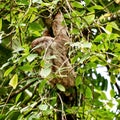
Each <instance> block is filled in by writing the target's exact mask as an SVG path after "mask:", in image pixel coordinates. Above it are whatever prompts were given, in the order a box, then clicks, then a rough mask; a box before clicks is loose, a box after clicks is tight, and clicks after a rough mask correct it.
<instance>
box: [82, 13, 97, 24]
mask: <svg viewBox="0 0 120 120" xmlns="http://www.w3.org/2000/svg"><path fill="white" fill-rule="evenodd" d="M84 19H85V20H83V22H84V23H85V24H89V25H90V24H91V23H93V21H94V19H95V14H94V13H89V14H88V15H87V16H85V17H84Z"/></svg>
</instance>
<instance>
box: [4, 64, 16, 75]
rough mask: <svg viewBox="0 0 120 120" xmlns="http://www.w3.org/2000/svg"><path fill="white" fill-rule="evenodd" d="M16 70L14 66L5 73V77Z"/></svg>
mask: <svg viewBox="0 0 120 120" xmlns="http://www.w3.org/2000/svg"><path fill="white" fill-rule="evenodd" d="M14 68H15V66H12V67H10V68H9V69H7V70H6V71H5V73H4V77H6V76H8V75H9V74H10V73H11V72H12V71H13V69H14Z"/></svg>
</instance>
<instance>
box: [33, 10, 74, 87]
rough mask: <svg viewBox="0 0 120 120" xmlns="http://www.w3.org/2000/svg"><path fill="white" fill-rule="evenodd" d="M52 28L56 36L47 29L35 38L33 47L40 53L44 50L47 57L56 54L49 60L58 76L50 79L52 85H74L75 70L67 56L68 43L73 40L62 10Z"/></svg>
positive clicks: (53, 72) (53, 71)
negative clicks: (69, 34) (68, 33)
mask: <svg viewBox="0 0 120 120" xmlns="http://www.w3.org/2000/svg"><path fill="white" fill-rule="evenodd" d="M51 28H52V33H53V35H54V37H51V36H52V35H50V32H51V31H49V30H48V29H47V30H45V31H44V33H43V36H42V37H40V38H37V39H35V40H33V42H32V48H33V49H34V51H36V52H38V53H41V52H42V51H43V50H44V51H45V53H44V54H45V55H44V56H45V57H46V58H48V57H49V56H52V55H54V56H55V58H53V59H50V60H49V61H48V62H49V63H51V64H52V66H51V70H52V74H54V75H55V76H56V77H54V78H52V79H50V80H49V82H50V83H51V84H52V85H56V84H62V85H63V86H65V87H73V86H74V85H75V83H74V80H75V72H74V69H73V68H72V66H71V64H70V61H69V59H68V57H67V51H68V47H67V45H66V43H67V42H70V41H71V40H70V38H69V36H68V35H67V27H66V25H65V24H64V18H63V15H62V13H61V12H58V13H57V14H56V16H55V18H54V20H53V22H52V24H51Z"/></svg>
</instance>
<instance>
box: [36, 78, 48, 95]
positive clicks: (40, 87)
mask: <svg viewBox="0 0 120 120" xmlns="http://www.w3.org/2000/svg"><path fill="white" fill-rule="evenodd" d="M46 82H47V80H46V79H45V80H42V81H41V82H40V84H39V88H38V91H39V93H40V94H42V93H43V90H44V88H45V84H46Z"/></svg>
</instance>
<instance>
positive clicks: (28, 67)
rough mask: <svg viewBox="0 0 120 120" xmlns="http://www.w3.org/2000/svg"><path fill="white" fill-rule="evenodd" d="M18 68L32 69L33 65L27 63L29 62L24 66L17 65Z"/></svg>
mask: <svg viewBox="0 0 120 120" xmlns="http://www.w3.org/2000/svg"><path fill="white" fill-rule="evenodd" d="M19 69H20V70H23V71H32V69H33V66H32V65H29V64H26V65H24V66H21V67H19Z"/></svg>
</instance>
